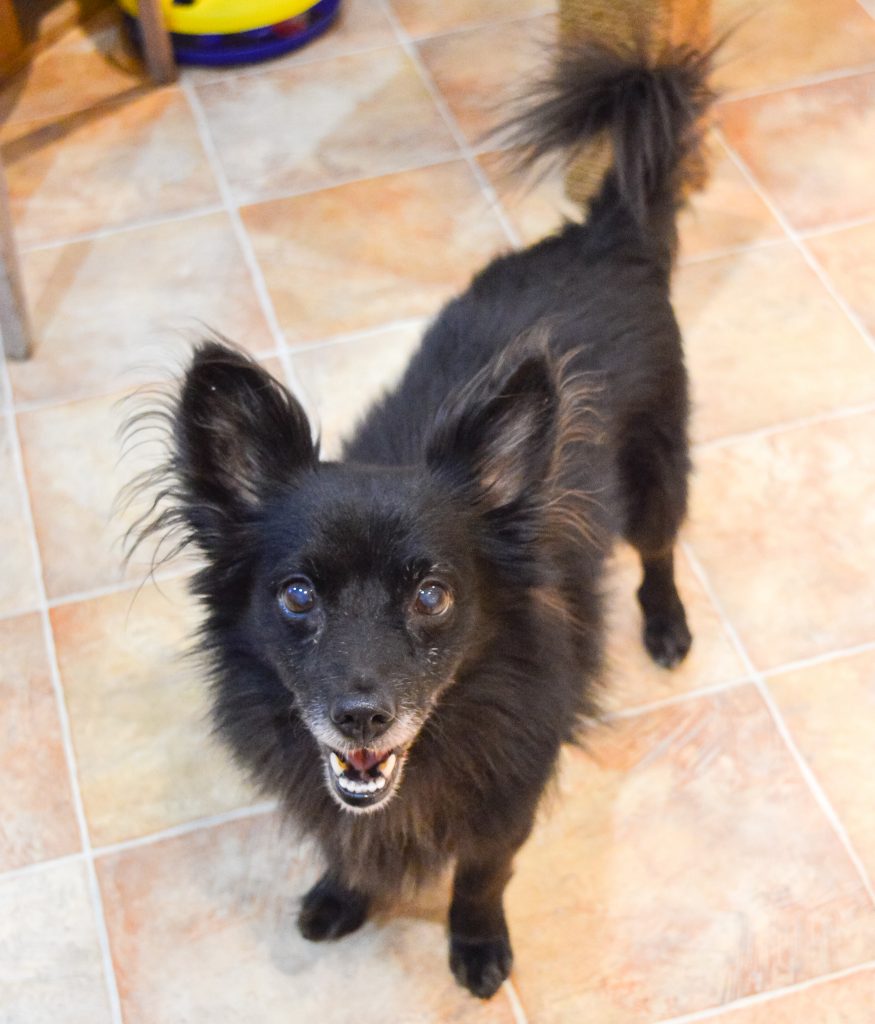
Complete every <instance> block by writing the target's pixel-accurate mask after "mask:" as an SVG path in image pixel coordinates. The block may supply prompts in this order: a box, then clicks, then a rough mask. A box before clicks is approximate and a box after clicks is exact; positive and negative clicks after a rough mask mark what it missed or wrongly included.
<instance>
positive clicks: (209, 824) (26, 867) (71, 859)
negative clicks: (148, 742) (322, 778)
mask: <svg viewBox="0 0 875 1024" xmlns="http://www.w3.org/2000/svg"><path fill="white" fill-rule="evenodd" d="M278 807H279V804H278V802H277V801H275V800H271V801H263V802H261V803H257V804H248V805H247V806H245V807H237V808H235V809H234V810H232V811H223V812H222V813H221V814H212V815H209V816H207V817H203V818H193V819H192V820H191V821H184V822H181V823H180V824H178V825H171V826H169V827H168V828H164V829H159V830H158V831H157V832H147V833H146V835H143V836H134V837H133V838H132V839H122V840H119V841H118V842H116V843H106V844H104V845H102V846H93V847H92V848H91V855H92V857H93V858H94V859H95V860H96V859H98V858H101V857H109V856H112V855H113V854H116V853H126V852H127V851H129V850H138V849H141V848H142V847H144V846H152V845H153V844H155V843H161V842H164V841H165V840H168V839H175V838H177V837H179V836H187V835H192V834H194V833H195V832H201V831H209V830H210V829H213V828H219V827H220V826H222V825H227V824H229V823H231V822H235V821H245V820H247V819H248V818H257V817H261V816H262V815H267V814H271V813H273V812H274V811H276V810H277V809H278ZM84 860H85V854H84V852H82V851H79V852H77V853H68V854H64V855H63V856H61V857H49V858H47V859H46V860H38V861H34V863H32V864H23V865H21V866H20V867H17V868H10V869H9V870H8V871H0V885H2V883H3V882H6V881H9V880H10V879H15V878H20V877H22V876H26V875H34V874H39V873H40V872H42V871H50V870H51V869H52V868H55V867H59V866H61V865H63V864H73V863H76V862H78V861H84Z"/></svg>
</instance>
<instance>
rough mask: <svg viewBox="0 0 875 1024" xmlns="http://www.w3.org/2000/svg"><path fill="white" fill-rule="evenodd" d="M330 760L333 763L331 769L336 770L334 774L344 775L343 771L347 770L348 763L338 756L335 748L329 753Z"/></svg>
mask: <svg viewBox="0 0 875 1024" xmlns="http://www.w3.org/2000/svg"><path fill="white" fill-rule="evenodd" d="M328 760H329V761H330V763H331V770H332V771H333V772H334V774H335V775H343V773H344V772H345V771H346V768H347V766H346V763H345V762H344V761H341V760H340V758H339V757H338V756H337V754H335V753H334V751H333V750H332V751H331V753H330V754H329V755H328Z"/></svg>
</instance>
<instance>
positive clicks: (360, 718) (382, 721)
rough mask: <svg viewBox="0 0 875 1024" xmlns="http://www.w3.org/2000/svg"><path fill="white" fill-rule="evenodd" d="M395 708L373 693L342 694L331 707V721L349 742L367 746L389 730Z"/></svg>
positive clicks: (386, 700) (387, 700) (388, 701)
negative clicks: (358, 741)
mask: <svg viewBox="0 0 875 1024" xmlns="http://www.w3.org/2000/svg"><path fill="white" fill-rule="evenodd" d="M394 717H395V708H394V706H393V704H392V702H391V701H390V700H389V699H388V698H386V697H379V696H378V695H377V694H374V693H342V694H340V696H339V697H335V698H334V702H333V703H332V705H331V721H332V722H334V724H335V725H336V726H337V728H338V729H339V730H340V731H341V732H342V733H343V735H344V736H348V737H349V739H351V740H360V741H361V743H362V746H367V745H368V743H370V742H371V741H372V740H375V739H376V738H377V737H378V736H382V734H383V733H384V732H385V731H386V730H387V729H388V728H389V725H390V723H391V721H392V719H393V718H394Z"/></svg>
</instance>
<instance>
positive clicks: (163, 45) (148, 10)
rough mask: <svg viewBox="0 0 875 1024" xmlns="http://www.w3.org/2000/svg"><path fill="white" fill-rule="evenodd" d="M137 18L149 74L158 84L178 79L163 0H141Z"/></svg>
mask: <svg viewBox="0 0 875 1024" xmlns="http://www.w3.org/2000/svg"><path fill="white" fill-rule="evenodd" d="M137 18H138V20H139V23H140V39H141V40H142V43H143V54H144V55H145V57H146V66H147V67H148V69H149V76H150V77H151V79H152V81H153V82H155V83H156V84H158V85H165V84H166V83H167V82H174V81H176V61H175V60H174V58H173V46H172V45H171V42H170V33H169V32H168V31H167V27H166V26H165V24H164V15H163V14H162V13H161V0H139V3H138V5H137Z"/></svg>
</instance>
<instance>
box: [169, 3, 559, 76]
mask: <svg viewBox="0 0 875 1024" xmlns="http://www.w3.org/2000/svg"><path fill="white" fill-rule="evenodd" d="M384 13H386V16H387V20H391V19H390V18H389V15H388V12H384ZM394 13H395V12H394V11H393V12H392V14H393V15H394ZM548 13H550V12H549V11H540V12H537V11H536V12H535V13H534V14H517V15H510V16H509V17H505V18H494V19H492V20H487V21H479V22H477V23H476V24H474V25H461V26H457V27H456V28H448V29H441V30H439V31H437V32H427V33H425V34H424V35H421V36H415V37H414V36H411V39H414V40H415V41H416V42H425V41H426V40H430V39H440V38H442V37H443V36H451V35H457V34H459V33H461V32H473V31H475V30H476V29H482V28H487V27H489V26H490V25H508V24H513V23H514V22H518V21H531V20H533V19H535V18H542V17H543V16H544V14H548ZM404 31H405V32H406V31H407V30H406V29H405V30H404ZM392 45H393V43H392V42H391V41H387V42H381V43H366V44H365V45H363V46H353V47H352V48H350V49H349V50H342V51H339V52H337V53H328V54H323V53H320V54H317V55H315V56H312V55H311V56H308V55H307V51H306V50H301V51H298V55H297V59H295V60H292V61H288V62H287V63H285V64H277V65H275V66H273V67H270V66H265V65H254V66H249V67H235V68H226V69H225V70H223V71H218V72H216V73H215V74H214V76H210V75H205V76H202V77H201V78H200V80H198V79H197V77H196V76H190V77H185V75H184V73H183V78H182V80H181V81H180V82H178V83H177V84H178V85H180V86H181V85H182V84H183V83H188V84H191V85H192V86H194V88H196V89H200V88H204V87H205V86H208V85H218V84H220V83H222V82H235V81H237V80H238V79H241V78H257V77H258V76H259V75H265V74H271V73H273V72H277V71H279V72H283V71H293V70H295V69H297V68H302V67H309V66H310V65H312V64H322V63H327V62H328V61H331V60H339V59H340V58H342V57H360V56H363V55H365V54H368V53H377V52H379V51H380V50H388V49H389V48H390V47H391V46H392Z"/></svg>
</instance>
